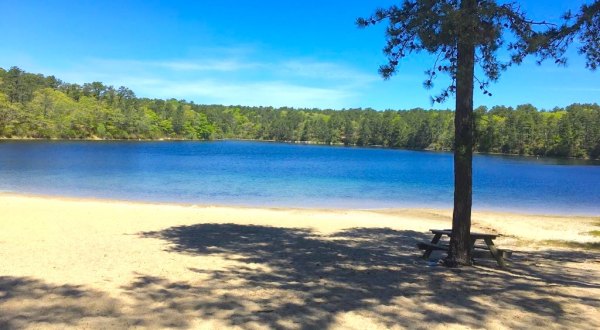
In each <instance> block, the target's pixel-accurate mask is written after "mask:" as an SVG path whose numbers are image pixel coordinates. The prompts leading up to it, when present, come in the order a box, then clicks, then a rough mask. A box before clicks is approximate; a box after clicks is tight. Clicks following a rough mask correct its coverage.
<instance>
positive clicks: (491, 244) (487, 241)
mask: <svg viewBox="0 0 600 330" xmlns="http://www.w3.org/2000/svg"><path fill="white" fill-rule="evenodd" d="M484 240H485V244H487V246H488V247H489V248H490V253H491V254H492V257H494V259H496V261H497V262H498V265H499V266H500V267H502V268H504V267H505V266H506V264H505V263H504V257H502V254H501V253H500V252H499V251H498V249H496V246H495V245H494V242H493V241H492V239H491V238H485V239H484Z"/></svg>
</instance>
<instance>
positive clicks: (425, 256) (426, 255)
mask: <svg viewBox="0 0 600 330" xmlns="http://www.w3.org/2000/svg"><path fill="white" fill-rule="evenodd" d="M440 238H442V234H435V236H433V239H432V240H431V244H437V242H439V241H440ZM431 252H433V249H432V248H429V249H427V250H425V252H424V253H423V259H429V256H430V255H431Z"/></svg>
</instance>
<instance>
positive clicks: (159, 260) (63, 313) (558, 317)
mask: <svg viewBox="0 0 600 330" xmlns="http://www.w3.org/2000/svg"><path fill="white" fill-rule="evenodd" d="M0 214H1V216H0V228H1V230H0V328H2V329H4V328H8V329H13V328H35V329H38V328H102V329H108V328H193V329H223V328H234V329H379V328H381V329H386V328H391V329H403V328H410V329H447V328H460V329H480V328H486V329H515V328H545V329H548V328H549V329H553V328H556V329H560V328H578V329H598V328H600V250H599V245H600V237H598V236H594V235H593V234H591V233H590V232H593V231H596V233H597V231H598V230H600V217H567V216H550V215H544V216H541V215H522V214H521V215H520V214H508V213H506V214H503V213H491V212H474V214H473V222H474V224H473V230H474V231H481V232H487V233H496V234H498V235H499V237H498V239H496V241H495V242H496V244H497V245H498V246H499V247H502V248H506V249H511V250H513V251H514V253H513V257H512V258H511V259H510V267H509V268H508V269H505V270H502V269H499V268H498V267H497V266H496V264H495V262H494V261H493V260H492V259H481V260H479V259H478V260H477V264H476V265H475V266H474V267H463V268H460V269H448V268H445V267H442V266H439V265H436V264H435V263H433V262H428V261H425V260H422V259H420V258H419V256H420V255H421V251H419V250H418V249H417V248H416V247H415V245H416V243H417V242H419V241H425V240H430V239H431V234H430V233H429V229H431V228H448V227H450V226H451V225H450V214H451V211H450V210H427V209H401V210H381V211H366V210H365V211H361V210H312V209H260V208H240V207H224V206H193V205H164V204H143V203H129V202H116V201H96V200H77V199H65V198H52V197H36V196H19V195H11V194H0ZM438 253H439V252H438ZM439 256H440V254H434V255H433V257H439Z"/></svg>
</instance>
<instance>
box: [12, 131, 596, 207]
mask: <svg viewBox="0 0 600 330" xmlns="http://www.w3.org/2000/svg"><path fill="white" fill-rule="evenodd" d="M452 170H453V162H452V154H451V153H445V152H424V151H406V150H390V149H377V148H354V147H329V146H314V145H299V144H285V143H268V142H245V141H211V142H197V141H189V142H188V141H185V142H184V141H182V142H174V141H168V142H167V141H157V142H121V141H119V142H104V141H102V142H96V141H85V142H84V141H78V142H70V141H69V142H67V141H43V142H41V141H2V142H0V191H3V192H14V193H30V194H44V195H57V196H69V197H93V198H109V199H118V200H130V201H149V202H178V203H192V204H225V205H243V206H268V207H302V208H313V207H319V208H320V207H324V208H356V209H361V208H369V209H372V208H406V207H428V208H450V207H452V198H453V174H452ZM473 181H474V186H473V207H474V209H476V210H497V211H516V212H528V213H556V214H581V215H600V165H599V163H598V162H591V161H577V160H564V159H563V160H559V159H547V158H544V159H536V158H535V157H516V156H492V155H476V156H475V157H474V172H473Z"/></svg>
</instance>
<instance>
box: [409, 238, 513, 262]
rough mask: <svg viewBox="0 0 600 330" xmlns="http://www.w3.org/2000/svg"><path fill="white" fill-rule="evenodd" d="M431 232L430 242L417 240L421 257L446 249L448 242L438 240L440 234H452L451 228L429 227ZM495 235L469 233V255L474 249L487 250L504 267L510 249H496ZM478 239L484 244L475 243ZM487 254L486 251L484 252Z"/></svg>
mask: <svg viewBox="0 0 600 330" xmlns="http://www.w3.org/2000/svg"><path fill="white" fill-rule="evenodd" d="M430 231H431V232H432V233H433V238H432V239H431V242H419V243H418V244H417V246H418V247H419V249H421V250H425V252H423V259H429V256H430V255H431V253H432V252H433V251H438V250H439V251H448V242H447V241H446V242H440V239H441V238H442V236H448V237H450V236H451V235H452V230H451V229H430ZM496 237H497V235H494V234H483V233H471V255H473V256H474V255H475V251H476V250H484V251H487V252H489V255H491V256H492V257H493V258H494V259H496V262H497V263H498V265H499V266H500V267H506V261H505V260H504V259H505V258H509V257H510V256H511V255H512V251H510V250H506V249H498V248H497V247H496V245H494V239H496ZM478 240H483V242H484V243H485V245H483V244H476V243H477V241H478ZM486 254H487V253H486Z"/></svg>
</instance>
